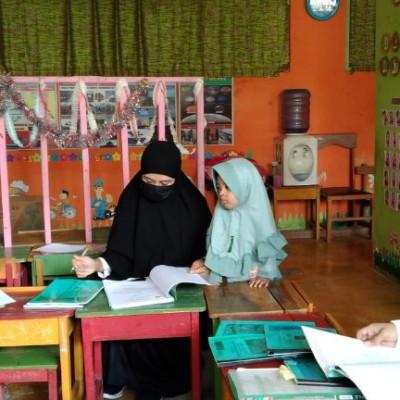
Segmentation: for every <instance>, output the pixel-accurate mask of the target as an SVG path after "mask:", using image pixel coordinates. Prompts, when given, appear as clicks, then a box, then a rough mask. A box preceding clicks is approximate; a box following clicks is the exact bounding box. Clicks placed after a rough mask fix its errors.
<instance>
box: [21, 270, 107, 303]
mask: <svg viewBox="0 0 400 400" xmlns="http://www.w3.org/2000/svg"><path fill="white" fill-rule="evenodd" d="M102 289H103V283H102V281H96V280H86V279H78V278H75V279H74V278H71V279H69V278H65V279H64V278H56V279H54V280H53V281H52V282H51V283H50V284H49V286H47V287H46V288H45V289H44V290H43V291H42V292H41V293H39V294H38V295H37V296H36V297H34V298H33V299H31V300H29V301H28V302H27V303H25V304H24V307H25V308H32V309H33V308H47V309H51V308H78V307H82V306H84V305H85V304H87V303H89V301H90V300H92V299H93V298H94V297H95V296H96V295H97V294H98V293H99V292H100V291H101V290H102Z"/></svg>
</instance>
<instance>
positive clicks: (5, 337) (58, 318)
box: [0, 286, 84, 400]
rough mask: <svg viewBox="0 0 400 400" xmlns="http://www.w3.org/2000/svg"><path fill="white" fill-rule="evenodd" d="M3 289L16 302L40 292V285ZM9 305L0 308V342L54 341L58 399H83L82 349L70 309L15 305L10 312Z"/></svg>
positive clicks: (78, 332) (78, 330)
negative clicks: (60, 395) (58, 352)
mask: <svg viewBox="0 0 400 400" xmlns="http://www.w3.org/2000/svg"><path fill="white" fill-rule="evenodd" d="M3 290H4V292H5V293H7V294H8V295H9V296H11V297H13V298H14V299H16V300H17V302H18V301H23V302H26V301H28V300H29V299H30V298H32V297H34V296H36V295H37V294H38V293H40V291H41V290H43V287H38V286H36V287H12V288H3ZM13 304H15V303H13ZM9 306H11V307H12V305H7V306H5V307H4V308H0V346H4V347H5V346H34V345H58V346H59V348H60V369H61V388H62V399H63V400H81V399H83V391H84V384H83V350H82V341H81V331H80V324H79V321H77V320H75V319H74V310H52V311H50V310H43V311H42V310H39V311H38V310H28V311H25V310H23V309H22V307H19V308H18V309H16V311H15V313H10V312H8V311H7V308H8V307H9ZM71 335H72V345H71V341H70V338H71ZM71 347H72V349H73V352H72V351H71V350H72V349H71ZM72 360H74V365H72ZM72 371H73V373H74V381H73V380H72Z"/></svg>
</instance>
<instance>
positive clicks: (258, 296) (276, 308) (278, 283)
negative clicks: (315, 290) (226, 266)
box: [204, 278, 313, 399]
mask: <svg viewBox="0 0 400 400" xmlns="http://www.w3.org/2000/svg"><path fill="white" fill-rule="evenodd" d="M204 293H205V296H206V302H207V310H208V316H209V317H210V318H211V320H212V325H213V334H215V332H216V330H217V328H218V324H219V321H220V320H221V319H229V318H231V317H232V316H234V317H235V318H236V319H238V318H237V316H241V317H242V318H243V319H251V318H252V316H253V315H266V316H267V317H266V318H269V319H270V320H285V319H286V320H290V318H289V317H288V316H287V315H286V314H287V313H289V312H295V313H299V314H300V315H304V314H306V313H307V312H309V311H312V310H313V305H312V303H310V302H309V301H308V300H307V298H306V296H305V294H304V292H303V291H302V290H301V288H300V287H299V285H298V284H297V283H296V282H295V281H293V280H290V279H287V278H282V279H279V280H275V281H271V282H270V284H269V286H268V288H263V289H257V288H251V287H250V286H249V284H248V282H235V283H227V284H225V285H224V284H221V285H219V286H204ZM214 386H215V398H216V399H220V398H221V395H222V391H221V390H222V389H221V373H220V370H219V368H218V367H217V366H216V365H215V368H214Z"/></svg>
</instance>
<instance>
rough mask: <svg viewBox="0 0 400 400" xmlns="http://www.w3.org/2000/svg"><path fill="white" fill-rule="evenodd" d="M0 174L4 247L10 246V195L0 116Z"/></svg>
mask: <svg viewBox="0 0 400 400" xmlns="http://www.w3.org/2000/svg"><path fill="white" fill-rule="evenodd" d="M0 172H1V206H2V211H3V242H4V247H11V246H12V239H11V236H12V232H11V215H10V193H9V189H8V168H7V142H6V127H5V125H4V119H3V117H2V116H0Z"/></svg>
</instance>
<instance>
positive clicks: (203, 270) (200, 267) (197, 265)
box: [189, 258, 210, 275]
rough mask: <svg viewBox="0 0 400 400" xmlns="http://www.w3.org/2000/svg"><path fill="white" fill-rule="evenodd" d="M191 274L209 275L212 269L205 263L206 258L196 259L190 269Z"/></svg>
mask: <svg viewBox="0 0 400 400" xmlns="http://www.w3.org/2000/svg"><path fill="white" fill-rule="evenodd" d="M189 273H190V274H199V275H208V274H209V273H210V269H209V268H207V267H206V265H205V264H204V258H199V259H198V260H196V261H194V262H193V264H192V266H191V267H190V270H189Z"/></svg>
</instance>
